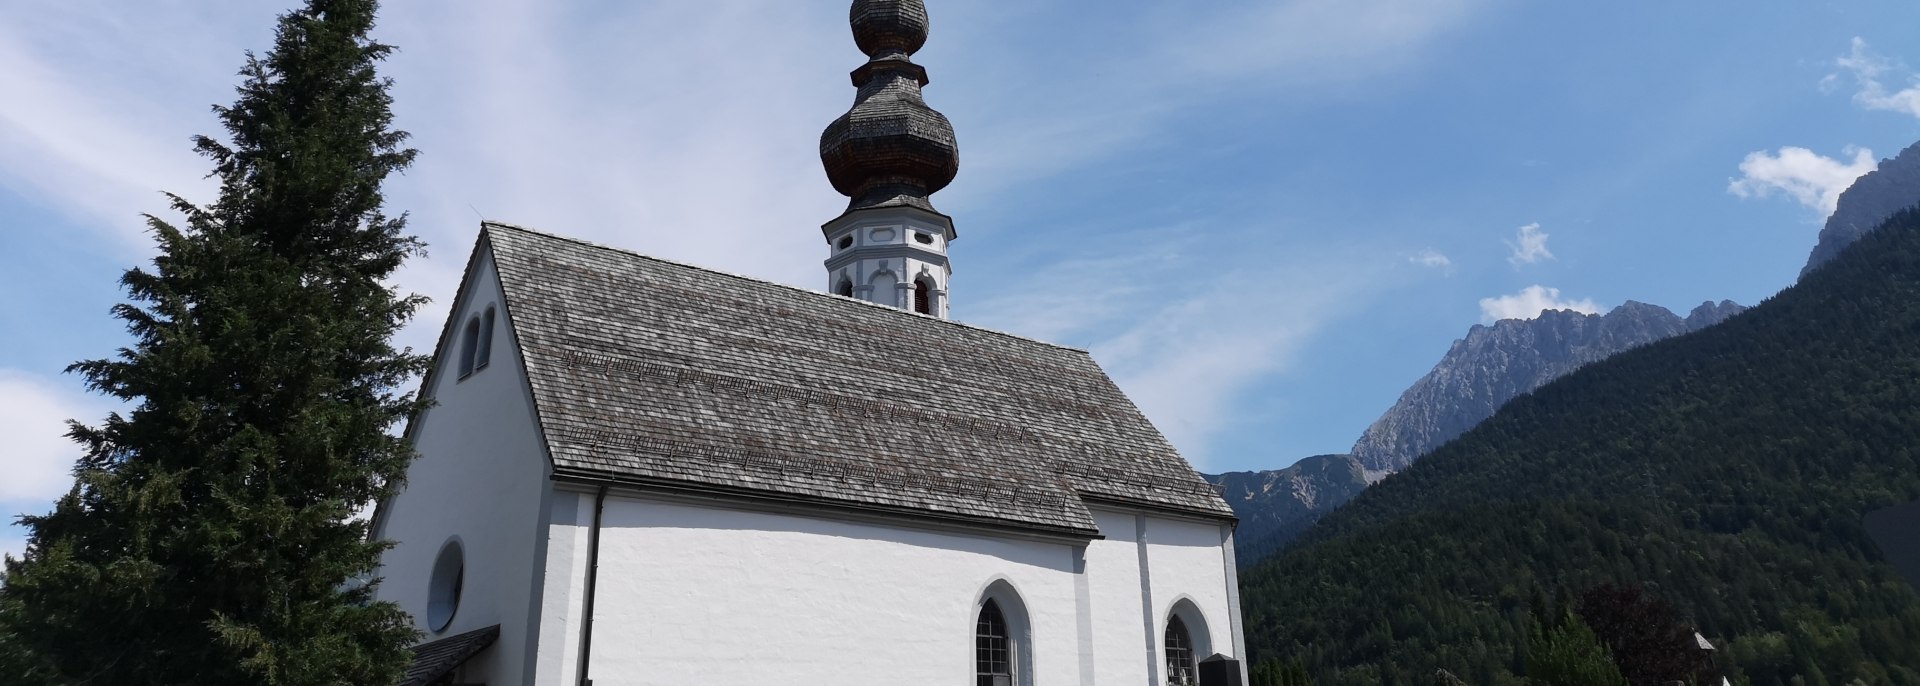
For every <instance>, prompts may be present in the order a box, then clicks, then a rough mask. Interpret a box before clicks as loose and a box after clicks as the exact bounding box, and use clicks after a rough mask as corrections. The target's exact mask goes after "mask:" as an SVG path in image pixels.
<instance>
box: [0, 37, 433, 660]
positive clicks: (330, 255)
mask: <svg viewBox="0 0 1920 686" xmlns="http://www.w3.org/2000/svg"><path fill="white" fill-rule="evenodd" d="M377 4H378V3H377V2H376V0H309V1H308V2H307V4H306V5H305V6H304V7H302V8H300V9H296V10H293V11H290V12H288V13H287V14H285V15H282V16H281V17H280V19H279V24H278V27H277V29H276V31H275V41H274V46H273V49H272V50H271V51H270V52H268V53H267V54H266V55H265V56H256V55H254V54H252V53H248V55H247V62H246V66H245V67H244V68H243V69H242V71H241V72H240V75H241V76H242V77H243V78H242V83H241V85H240V86H239V87H238V89H237V90H238V91H239V98H238V100H237V101H236V102H235V103H234V104H233V105H232V106H231V107H215V108H214V111H215V113H216V114H217V116H218V118H219V120H220V121H221V124H222V125H223V126H224V128H225V129H226V132H227V134H228V138H229V139H230V142H227V143H222V142H219V141H216V140H214V139H213V138H209V137H205V136H202V137H199V138H196V139H195V145H196V148H197V149H198V151H199V152H200V153H202V154H203V155H205V156H206V157H207V158H208V159H210V160H211V161H212V162H213V166H214V171H213V175H214V176H217V177H218V178H219V180H220V194H219V197H218V200H217V201H216V202H214V203H213V204H211V205H205V206H199V205H195V204H192V203H190V202H189V201H187V200H185V199H183V198H181V197H179V196H169V197H170V198H172V204H173V207H174V209H176V210H178V211H179V212H181V213H182V214H184V215H185V222H184V224H183V225H181V226H178V227H176V226H174V225H173V224H170V223H169V222H166V221H163V220H161V219H159V218H157V217H151V216H150V217H148V224H149V226H150V227H151V230H152V231H153V233H154V235H155V236H156V238H157V242H158V243H159V246H158V247H159V255H158V256H157V257H156V258H155V259H154V263H153V266H152V268H151V269H144V268H134V269H131V270H129V271H127V272H126V274H125V275H124V276H123V278H122V280H121V281H122V284H123V285H124V286H125V287H126V288H127V290H128V292H129V295H130V298H131V300H133V302H132V303H128V304H123V305H120V306H117V307H116V308H115V309H114V314H115V316H116V317H118V318H120V319H122V320H125V322H126V324H127V327H128V329H129V331H130V332H131V333H132V334H133V337H134V342H133V344H132V345H131V346H130V347H128V348H125V349H122V350H121V351H120V352H119V354H118V355H117V356H116V357H114V358H111V359H99V360H91V361H85V362H80V363H77V364H75V365H73V366H72V367H71V368H70V369H69V371H74V372H77V373H78V374H79V375H80V376H81V377H83V378H84V379H85V381H86V383H87V385H88V386H89V387H90V388H92V389H94V390H96V391H99V392H102V393H105V394H108V395H110V396H113V397H115V398H119V399H121V400H123V401H126V402H127V403H128V404H129V406H130V407H131V409H130V410H129V411H128V412H127V413H126V414H124V415H122V414H120V413H115V414H113V415H110V416H108V417H107V418H106V419H105V420H104V421H103V422H102V423H100V424H98V425H93V426H87V425H81V424H78V423H75V424H73V425H72V430H71V433H70V436H71V437H72V438H73V439H75V440H76V441H77V442H79V443H80V444H81V446H82V447H83V448H84V457H82V458H81V459H80V460H79V463H78V464H77V465H76V467H75V474H76V480H75V485H74V487H73V489H72V490H71V491H70V492H69V493H68V494H67V495H66V496H65V497H63V498H62V499H61V500H60V501H59V502H58V503H57V505H56V506H55V509H54V511H53V512H52V513H50V514H46V515H43V516H31V517H22V518H21V521H22V522H23V523H24V524H25V525H26V526H27V527H28V528H29V530H30V534H29V540H28V547H27V552H26V555H25V557H24V558H21V559H10V560H8V561H7V562H6V565H5V566H6V577H5V582H4V583H5V585H4V587H0V681H6V682H7V683H39V684H80V683H88V684H186V683H193V684H346V683H351V684H378V683H392V682H394V681H396V680H397V679H398V677H399V676H400V674H401V673H402V672H403V671H404V669H405V666H406V663H407V661H408V658H409V654H408V651H407V647H408V645H409V644H410V643H411V642H412V641H413V640H415V638H416V637H417V633H416V632H415V631H414V630H413V629H412V627H411V623H410V622H409V620H408V618H407V617H406V616H405V614H404V613H403V612H401V611H400V610H399V609H398V608H397V607H395V606H393V605H391V604H387V603H376V602H372V584H371V583H368V582H367V579H369V578H370V577H371V574H372V572H373V571H374V569H375V565H376V564H377V561H378V558H379V554H380V552H381V550H383V549H384V546H383V545H382V544H380V543H378V542H374V541H370V540H369V537H368V535H367V533H368V525H367V524H366V523H365V522H362V521H356V520H355V519H354V517H353V515H354V513H355V512H356V511H358V510H359V509H361V508H363V507H365V506H366V505H367V504H368V503H370V502H373V501H375V500H377V499H379V498H381V497H383V496H385V495H387V494H389V493H390V492H391V491H392V489H393V488H394V487H395V486H396V484H397V482H398V481H399V479H401V478H402V476H403V475H404V474H405V468H406V465H407V463H408V462H409V461H410V460H411V459H412V457H413V453H412V450H411V448H410V447H409V445H408V443H407V442H406V441H405V440H404V439H402V438H399V437H396V436H394V435H392V433H390V431H391V429H392V428H393V427H395V426H396V425H397V423H398V422H401V421H403V420H404V419H405V418H406V417H408V416H409V415H410V414H412V413H413V412H415V411H417V410H418V409H419V408H420V407H421V402H420V401H419V400H418V399H417V398H415V397H414V396H413V395H412V394H410V393H402V392H399V388H400V386H401V385H402V384H405V383H407V381H408V380H409V379H410V378H412V377H413V376H414V375H416V374H418V373H419V372H421V371H422V370H423V369H424V367H425V364H426V360H425V359H424V358H423V357H421V356H419V355H415V354H413V353H412V351H411V350H395V349H394V348H393V347H392V346H391V345H390V343H389V342H388V341H389V338H390V337H391V336H392V335H393V334H394V332H395V331H396V330H398V329H399V328H400V327H401V326H402V325H403V324H404V323H405V322H406V321H408V320H409V319H410V318H411V316H412V315H413V313H414V311H415V310H416V308H418V307H419V306H420V305H421V303H422V302H423V299H421V298H420V297H418V296H411V295H408V296H401V295H398V294H397V293H396V292H394V291H393V290H392V289H390V288H388V287H387V286H386V285H384V284H383V281H384V280H386V279H387V278H388V277H390V276H391V275H392V274H393V273H394V270H395V269H397V268H398V267H399V266H400V265H401V263H402V261H403V260H405V259H406V258H407V257H409V256H412V255H415V254H418V253H420V252H421V250H422V246H421V244H420V243H419V242H418V241H417V240H415V239H414V238H413V237H411V236H409V235H407V234H405V233H404V224H405V217H404V215H402V216H399V217H389V216H387V215H385V214H384V213H383V211H382V205H383V198H382V194H381V183H382V181H383V180H384V179H385V178H386V177H387V176H388V175H389V174H391V173H393V172H396V171H399V170H401V169H404V168H405V167H406V166H407V165H408V164H409V163H411V161H412V160H413V158H414V154H415V151H413V150H411V149H407V148H405V147H404V144H405V142H406V139H407V135H406V134H405V133H404V132H401V131H395V130H392V129H391V128H390V124H391V121H392V114H391V111H390V104H391V98H390V97H389V95H388V93H387V89H388V88H389V86H390V82H389V81H388V80H387V79H385V78H383V77H381V76H379V75H378V73H377V72H376V70H375V67H376V66H377V65H378V64H379V63H380V62H381V61H382V60H383V59H384V58H385V57H386V56H387V55H388V54H389V53H390V52H391V50H392V48H391V47H389V46H386V45H382V44H380V43H378V42H375V41H374V40H372V39H371V38H370V37H369V32H370V31H371V30H372V28H373V24H374V16H375V12H376V9H377Z"/></svg>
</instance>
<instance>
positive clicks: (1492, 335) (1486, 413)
mask: <svg viewBox="0 0 1920 686" xmlns="http://www.w3.org/2000/svg"><path fill="white" fill-rule="evenodd" d="M1745 310H1746V308H1744V307H1741V306H1740V305H1738V304H1736V303H1734V302H1732V301H1722V302H1720V303H1718V304H1715V303H1712V302H1707V303H1702V304H1701V305H1700V306H1699V307H1696V308H1694V309H1693V312H1691V313H1688V315H1687V317H1686V318H1685V319H1682V318H1681V317H1680V316H1679V315H1676V314H1674V313H1673V312H1671V311H1669V310H1667V308H1664V307H1660V306H1659V305H1649V304H1646V303H1642V302H1634V301H1632V300H1629V301H1627V302H1626V303H1624V304H1622V305H1620V306H1619V307H1616V308H1613V311H1611V312H1608V313H1606V314H1604V315H1602V314H1584V313H1581V312H1575V311H1573V310H1548V311H1546V312H1541V313H1540V316H1538V317H1535V318H1533V319H1502V320H1500V321H1498V322H1494V323H1493V324H1491V325H1475V326H1474V327H1473V328H1472V329H1469V330H1468V331H1467V335H1466V337H1464V338H1461V339H1460V340H1457V341H1454V342H1453V347H1452V348H1449V349H1448V350H1447V354H1446V356H1444V357H1442V358H1440V363H1439V364H1436V365H1434V366H1433V370H1432V371H1429V372H1427V375H1426V376H1423V377H1420V380H1419V381H1415V382H1414V384H1413V386H1412V387H1410V388H1408V389H1407V391H1406V393H1403V394H1401V396H1400V400H1399V401H1398V402H1395V403H1394V404H1393V407H1392V408H1389V409H1388V410H1387V411H1386V413H1385V414H1382V415H1380V418H1379V419H1378V420H1376V421H1374V423H1373V425H1372V426H1369V427H1367V430H1366V432H1365V433H1362V434H1361V435H1360V440H1358V441H1356V442H1354V444H1353V451H1352V453H1353V456H1354V457H1355V458H1357V459H1359V460H1360V464H1361V465H1363V466H1365V467H1366V468H1367V469H1368V470H1370V471H1371V472H1373V473H1375V474H1383V473H1386V472H1397V471H1400V470H1402V469H1405V468H1406V467H1407V465H1410V464H1413V461H1414V460H1418V459H1420V456H1422V455H1425V454H1427V453H1428V452H1429V451H1432V450H1433V449H1434V448H1437V447H1440V445H1441V444H1444V443H1446V442H1447V441H1451V440H1453V439H1454V438H1455V437H1458V436H1459V435H1460V434H1463V433H1466V431H1467V430H1468V429H1471V428H1473V427H1474V426H1475V425H1478V424H1479V423H1480V422H1483V421H1486V419H1487V418H1488V417H1491V416H1493V413H1494V411H1496V410H1499V409H1500V406H1501V405H1505V404H1507V401H1508V400H1511V399H1513V398H1514V397H1515V396H1518V395H1520V394H1522V393H1527V392H1529V391H1532V390H1534V389H1536V388H1539V387H1541V386H1544V385H1546V384H1547V383H1548V382H1551V381H1553V380H1554V379H1558V378H1560V377H1562V376H1566V375H1567V374H1568V373H1570V372H1572V371H1573V370H1575V369H1579V368H1580V367H1582V366H1585V365H1588V364H1592V363H1594V362H1597V361H1600V360H1604V359H1606V358H1608V357H1612V356H1614V355H1616V354H1619V353H1620V352H1622V351H1626V350H1632V349H1634V348H1638V347H1640V346H1643V345H1646V344H1648V343H1652V342H1654V341H1658V340H1662V339H1666V338H1672V337H1674V336H1678V335H1680V334H1683V333H1687V332H1690V331H1698V330H1700V329H1704V328H1706V327H1709V326H1713V325H1715V324H1718V323H1720V322H1722V321H1725V320H1726V319H1727V318H1728V317H1732V316H1733V315H1736V314H1739V313H1741V312H1743V311H1745Z"/></svg>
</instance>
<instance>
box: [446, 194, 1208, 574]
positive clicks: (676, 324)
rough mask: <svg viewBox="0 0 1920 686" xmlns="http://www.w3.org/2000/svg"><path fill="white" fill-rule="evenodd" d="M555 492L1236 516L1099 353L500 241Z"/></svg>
mask: <svg viewBox="0 0 1920 686" xmlns="http://www.w3.org/2000/svg"><path fill="white" fill-rule="evenodd" d="M482 240H483V242H484V247H485V249H487V250H488V251H489V253H490V255H491V257H492V260H493V262H494V264H495V265H497V268H498V271H499V278H500V284H501V287H502V290H503V293H504V297H505V301H506V308H507V309H508V310H509V311H510V312H511V315H512V320H513V324H514V331H515V334H516V337H517V340H518V344H519V347H520V350H519V352H520V353H521V355H522V359H524V360H525V365H526V372H527V378H528V381H529V383H530V386H531V388H532V392H533V396H534V402H535V407H536V409H537V414H538V418H539V422H540V425H541V429H542V431H543V433H544V434H545V439H546V442H547V444H548V447H549V449H550V454H551V456H552V458H553V471H554V475H555V476H556V477H558V478H574V479H585V480H593V481H613V482H619V483H630V484H634V485H644V486H649V487H653V488H662V489H668V490H684V491H689V492H694V493H700V494H709V495H725V496H740V497H753V498H765V499H773V500H780V501H788V502H799V503H815V504H827V505H833V506H837V507H845V508H854V509H861V510H869V511H877V512H882V513H889V514H907V515H914V516H921V517H933V518H938V519H948V520H958V521H963V522H970V523H978V524H987V525H997V526H1008V527H1016V528H1023V529H1037V530H1042V531H1049V532H1054V533H1062V534H1071V535H1077V536H1094V535H1097V534H1098V529H1097V527H1096V526H1095V524H1094V522H1093V519H1092V517H1091V515H1090V514H1089V513H1088V511H1087V509H1086V507H1085V505H1084V504H1083V499H1092V500H1100V501H1109V502H1115V503H1121V504H1129V505H1136V506H1141V507H1148V508H1152V509H1159V510H1167V511H1174V512H1183V513H1187V514H1190V515H1196V516H1202V517H1207V518H1215V519H1222V520H1225V519H1230V518H1231V517H1232V514H1231V511H1230V510H1229V509H1228V508H1227V506H1226V504H1225V503H1224V502H1223V501H1222V500H1221V499H1220V498H1219V496H1218V495H1217V494H1215V493H1214V491H1213V490H1212V489H1211V488H1210V487H1208V485H1207V484H1206V483H1205V482H1204V481H1203V480H1201V479H1200V477H1199V476H1198V475H1197V474H1195V473H1194V471H1193V470H1192V468H1191V467H1189V466H1188V465H1187V463H1186V462H1185V460H1183V459H1181V458H1180V456H1179V455H1178V454H1177V453H1176V452H1175V451H1174V450H1173V448H1172V446H1171V445H1169V444H1168V443H1167V442H1166V440H1165V439H1164V438H1163V437H1162V436H1161V435H1160V434H1159V432H1158V431H1156V430H1155V429H1154V428H1153V426H1152V425H1151V424H1150V423H1148V421H1147V420H1146V418H1145V417H1144V416H1142V415H1141V414H1140V412H1139V410H1138V409H1136V408H1135V407H1134V406H1133V404H1132V403H1131V402H1129V401H1128V400H1127V399H1126V397H1125V396H1124V395H1123V394H1122V393H1121V392H1120V390H1119V389H1118V388H1117V387H1116V386H1114V384H1113V382H1112V381H1111V380H1110V379H1108V378H1107V376H1106V374H1105V373H1104V372H1102V371H1101V370H1100V368H1099V367H1098V366H1097V365H1096V364H1095V363H1094V362H1093V359H1092V358H1091V356H1089V355H1088V354H1087V353H1086V352H1085V351H1081V350H1074V349H1070V348H1064V347H1059V346H1054V345H1050V344H1046V343H1041V342H1038V341H1033V340H1029V339H1024V338H1019V337H1015V336H1010V335H1006V334H1001V333H996V332H992V331H987V330H983V329H978V328H974V327H969V326H965V325H961V324H956V323H953V322H948V321H943V320H940V319H937V318H933V317H926V316H920V315H915V314H911V313H907V312H903V311H900V310H896V309H891V308H885V307H879V306H875V305H871V304H867V303H862V302H858V301H855V300H852V299H849V298H842V297H836V296H829V295H824V294H820V293H815V292H811V291H804V290H800V289H795V288H790V287H786V286H780V285H776V284H770V283H766V282H761V281H756V280H752V279H747V278H742V277H737V276H731V275H727V274H722V273H718V272H713V271H709V270H704V269H699V268H695V267H690V266H685V265H680V264H675V263H671V262H666V261H662V260H655V259H651V258H647V257H643V256H640V255H637V254H634V253H630V252H625V251H620V250H615V249H610V248H605V247H601V246H596V245H592V244H589V243H585V242H580V241H574V240H569V239H564V238H559V237H555V236H551V235H546V234H541V233H537V232H533V231H529V230H526V229H521V228H517V227H511V226H507V225H502V224H494V223H488V224H486V225H485V226H484V233H483V237H482Z"/></svg>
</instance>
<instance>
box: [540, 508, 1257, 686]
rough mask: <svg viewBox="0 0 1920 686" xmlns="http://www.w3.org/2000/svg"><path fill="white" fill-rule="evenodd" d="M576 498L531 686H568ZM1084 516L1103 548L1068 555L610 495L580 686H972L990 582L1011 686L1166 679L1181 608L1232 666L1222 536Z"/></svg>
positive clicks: (947, 535)
mask: <svg viewBox="0 0 1920 686" xmlns="http://www.w3.org/2000/svg"><path fill="white" fill-rule="evenodd" d="M592 501H593V494H591V493H577V494H576V493H566V492H562V493H560V494H558V495H556V496H555V497H554V498H553V499H552V501H551V504H552V508H553V510H552V511H553V515H552V524H551V528H550V532H549V534H548V540H549V543H548V545H547V563H546V569H547V571H546V584H547V592H546V595H545V597H546V599H547V601H546V604H545V606H544V608H543V610H542V612H543V618H542V620H541V628H542V636H541V641H540V656H541V657H540V667H539V670H538V672H539V681H538V683H540V684H543V685H545V684H553V685H556V686H557V685H559V684H575V683H577V682H578V675H577V674H576V673H575V671H574V669H575V666H574V665H575V664H576V663H577V660H578V657H579V633H580V630H581V622H580V621H579V617H580V609H581V603H582V602H583V601H584V597H583V594H582V593H580V592H579V590H580V588H581V587H582V585H583V584H584V581H585V573H586V540H587V535H588V529H589V525H590V523H591V521H592ZM1095 514H1096V520H1097V521H1098V523H1099V525H1100V527H1101V529H1102V531H1103V533H1104V534H1105V536H1106V538H1105V539H1104V540H1096V541H1093V542H1091V543H1089V544H1087V545H1086V546H1084V547H1082V546H1079V545H1075V544H1071V543H1067V542H1064V541H1063V542H1049V541H1040V540H1028V539H1020V538H1008V537H997V536H994V535H991V534H979V535H976V534H966V533H953V532H946V531H934V530H927V529H922V528H917V527H914V526H912V525H911V524H909V523H905V522H903V523H902V525H900V526H893V525H882V524H873V523H866V522H855V521H845V520H839V519H833V518H829V517H823V516H811V515H801V514H794V513H776V512H760V511H750V510H738V509H730V508H725V507H719V506H715V505H713V504H689V503H686V502H675V501H670V500H654V499H648V498H644V497H633V496H631V495H622V494H621V493H620V492H618V491H616V492H615V493H614V494H613V495H611V496H609V497H608V499H607V505H606V509H605V512H604V514H603V525H602V527H603V528H602V531H601V542H600V545H601V549H600V567H599V589H598V594H597V600H596V609H595V612H594V614H595V621H594V624H593V648H592V658H591V664H592V666H591V669H590V672H591V673H590V675H589V676H591V677H592V678H593V682H594V684H596V686H623V685H638V684H685V683H701V684H714V685H726V684H740V685H742V686H747V685H758V684H767V683H780V684H821V685H830V686H842V685H858V684H875V685H880V684H888V685H891V684H905V683H910V684H953V685H954V686H961V685H963V684H972V683H973V681H972V678H971V677H972V674H973V671H972V670H973V657H974V656H973V631H974V612H975V604H976V603H977V602H978V601H979V599H980V594H981V592H982V591H983V590H984V589H985V588H986V587H987V586H988V585H989V584H991V583H992V582H994V581H995V580H996V579H1004V580H1006V581H1007V582H1008V583H1010V584H1011V585H1012V586H1013V587H1014V588H1015V589H1017V590H1018V592H1019V593H1020V595H1021V599H1022V601H1023V602H1024V603H1025V605H1026V608H1027V611H1028V618H1027V619H1028V621H1029V622H1030V625H1031V637H1030V641H1031V647H1032V651H1033V659H1032V667H1033V669H1032V672H1031V674H1032V677H1033V679H1032V681H1031V682H1029V683H1034V684H1042V685H1047V684H1146V683H1149V681H1148V674H1149V669H1150V666H1153V667H1152V673H1153V674H1154V675H1156V676H1157V677H1158V678H1160V679H1164V675H1162V674H1160V671H1161V670H1160V669H1158V668H1157V665H1159V664H1164V659H1165V658H1164V656H1162V655H1161V654H1160V652H1159V645H1160V642H1161V638H1160V632H1161V631H1163V630H1164V626H1165V617H1166V613H1167V611H1168V610H1169V609H1170V608H1171V607H1172V606H1173V603H1175V602H1177V601H1179V600H1181V599H1186V600H1188V601H1190V602H1192V603H1194V605H1195V606H1196V607H1197V608H1198V609H1200V610H1201V612H1202V613H1203V614H1204V615H1205V617H1206V622H1207V631H1208V632H1209V635H1210V643H1211V649H1212V651H1214V652H1221V653H1226V654H1228V655H1233V654H1235V652H1236V651H1235V650H1234V648H1233V646H1234V640H1233V638H1232V636H1231V622H1232V620H1231V619H1230V610H1229V608H1228V606H1227V603H1228V599H1227V593H1226V591H1225V587H1224V584H1225V583H1227V580H1228V579H1229V575H1228V574H1227V573H1226V570H1225V568H1224V558H1223V557H1222V556H1221V548H1220V545H1221V537H1222V532H1221V529H1220V527H1219V526H1218V525H1214V524H1207V523H1197V522H1188V521H1183V520H1177V519H1164V518H1158V517H1152V516H1147V515H1142V514H1139V513H1129V512H1119V511H1111V512H1109V511H1096V513H1095ZM1143 524H1144V527H1145V537H1144V539H1142V538H1140V536H1139V533H1140V530H1141V528H1142V525H1143ZM1209 540H1210V541H1211V543H1208V541H1209ZM1143 554H1144V556H1145V559H1146V562H1147V570H1148V571H1149V572H1150V574H1149V575H1148V576H1147V577H1146V579H1147V583H1146V584H1145V585H1144V586H1143V584H1142V578H1143V576H1142V568H1141V560H1142V556H1143ZM1083 555H1084V563H1082V562H1081V559H1082V556H1083ZM1081 569H1084V572H1082V573H1076V570H1081ZM1149 597H1150V600H1149ZM1148 602H1150V603H1151V612H1150V613H1149V612H1147V611H1146V608H1147V607H1148V606H1147V605H1146V604H1145V603H1148ZM1149 621H1151V622H1152V627H1151V628H1149V626H1148V623H1149ZM1194 630H1195V631H1196V632H1197V631H1199V627H1194ZM1149 635H1151V636H1152V639H1151V641H1149ZM553 659H558V660H559V662H558V663H555V662H553V661H552V660H553Z"/></svg>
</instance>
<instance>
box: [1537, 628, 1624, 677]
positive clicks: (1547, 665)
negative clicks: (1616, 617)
mask: <svg viewBox="0 0 1920 686" xmlns="http://www.w3.org/2000/svg"><path fill="white" fill-rule="evenodd" d="M1527 681H1528V682H1530V683H1534V684H1540V685H1541V686H1625V685H1626V683H1627V678H1626V677H1625V676H1622V675H1621V674H1620V668H1619V667H1618V666H1616V665H1615V664H1614V663H1613V656H1612V655H1611V654H1610V653H1608V652H1607V646H1606V645H1605V644H1603V643H1601V641H1600V637H1599V636H1598V635H1595V634H1594V633H1593V629H1590V628H1588V627H1587V625H1586V623H1585V622H1582V621H1581V620H1580V617H1579V616H1578V615H1575V614H1573V613H1571V612H1568V613H1565V614H1564V615H1563V616H1562V617H1561V619H1560V623H1559V624H1558V625H1557V626H1554V627H1552V628H1546V627H1539V628H1537V629H1536V630H1535V633H1534V635H1533V640H1531V641H1529V642H1528V644H1527Z"/></svg>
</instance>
